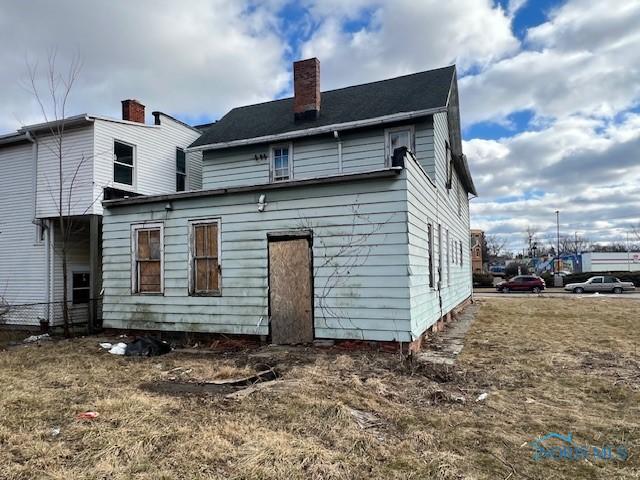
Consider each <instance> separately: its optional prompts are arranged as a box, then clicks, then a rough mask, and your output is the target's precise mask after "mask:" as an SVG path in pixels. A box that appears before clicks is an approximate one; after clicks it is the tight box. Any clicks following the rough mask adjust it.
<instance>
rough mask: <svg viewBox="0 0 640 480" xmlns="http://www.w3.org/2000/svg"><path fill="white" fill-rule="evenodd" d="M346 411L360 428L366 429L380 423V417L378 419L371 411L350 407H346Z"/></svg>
mask: <svg viewBox="0 0 640 480" xmlns="http://www.w3.org/2000/svg"><path fill="white" fill-rule="evenodd" d="M347 411H348V412H349V413H350V414H351V416H352V417H353V419H354V420H355V421H356V423H357V424H358V426H359V427H360V428H361V429H362V430H367V429H369V428H375V427H379V426H380V425H382V422H381V421H380V419H378V417H376V416H375V415H374V414H373V413H369V412H363V411H362V410H357V409H355V408H351V407H347Z"/></svg>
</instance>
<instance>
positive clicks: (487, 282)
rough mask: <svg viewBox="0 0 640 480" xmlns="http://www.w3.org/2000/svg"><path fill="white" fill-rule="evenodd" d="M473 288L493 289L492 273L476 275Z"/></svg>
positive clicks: (474, 275)
mask: <svg viewBox="0 0 640 480" xmlns="http://www.w3.org/2000/svg"><path fill="white" fill-rule="evenodd" d="M473 286H474V287H493V275H491V274H490V273H474V274H473Z"/></svg>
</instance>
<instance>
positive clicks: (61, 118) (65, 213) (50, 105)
mask: <svg viewBox="0 0 640 480" xmlns="http://www.w3.org/2000/svg"><path fill="white" fill-rule="evenodd" d="M56 56H57V55H56V52H55V51H53V52H51V53H50V54H49V57H48V62H47V68H46V71H45V72H44V76H43V81H44V83H45V85H46V87H44V88H40V87H39V83H40V77H39V69H38V64H37V63H34V64H31V63H29V62H28V61H27V73H28V84H27V89H28V90H29V91H30V93H31V94H32V95H33V97H34V99H35V100H36V103H37V104H38V107H39V109H40V113H41V115H42V117H43V120H44V122H45V123H46V124H47V125H48V132H47V133H48V135H50V138H51V140H52V146H51V145H50V144H49V143H48V142H47V144H46V145H47V148H49V149H50V151H51V153H52V154H53V155H54V156H55V159H56V161H57V162H56V163H57V172H56V174H57V185H55V187H54V188H50V193H51V197H52V200H53V203H54V205H55V207H56V212H57V221H58V228H59V230H60V243H59V246H60V253H61V260H62V275H63V278H64V281H63V282H62V285H63V288H62V317H63V322H64V335H65V336H66V337H68V336H70V318H69V305H68V301H69V292H68V286H67V280H66V279H67V276H68V258H67V257H68V248H69V239H70V238H71V236H72V234H73V232H74V226H73V221H72V218H71V210H72V193H73V187H74V184H75V182H76V180H77V177H78V172H79V171H80V168H81V166H82V164H83V163H84V162H85V161H86V158H85V157H84V156H83V157H82V158H81V159H80V160H79V161H77V163H76V164H75V165H74V164H73V162H74V160H75V159H73V158H69V159H68V158H66V152H65V136H66V130H65V127H66V115H67V105H68V102H69V98H70V95H71V92H72V90H73V88H74V85H75V84H76V82H77V80H78V76H79V74H80V69H81V61H80V58H79V57H78V56H74V57H73V58H72V60H71V61H70V63H69V65H68V68H67V69H66V71H65V72H64V73H61V72H60V71H59V70H58V67H57V65H56ZM54 190H55V192H54Z"/></svg>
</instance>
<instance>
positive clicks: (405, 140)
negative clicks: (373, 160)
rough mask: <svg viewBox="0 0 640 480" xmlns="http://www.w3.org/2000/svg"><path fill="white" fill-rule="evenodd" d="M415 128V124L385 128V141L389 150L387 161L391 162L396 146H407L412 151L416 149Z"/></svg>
mask: <svg viewBox="0 0 640 480" xmlns="http://www.w3.org/2000/svg"><path fill="white" fill-rule="evenodd" d="M413 138H414V128H413V125H409V126H405V127H396V128H388V129H386V130H385V141H386V142H385V143H386V150H387V163H389V164H390V162H391V159H392V158H393V152H394V151H395V150H396V148H400V147H407V148H408V149H409V150H411V151H412V152H413V151H414V150H415V149H414V146H413V145H414V140H413Z"/></svg>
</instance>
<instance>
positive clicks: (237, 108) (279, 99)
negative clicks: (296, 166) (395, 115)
mask: <svg viewBox="0 0 640 480" xmlns="http://www.w3.org/2000/svg"><path fill="white" fill-rule="evenodd" d="M448 68H453V69H455V68H456V64H455V63H452V64H451V65H447V66H445V67H438V68H432V69H431V70H423V71H421V72H413V73H407V74H405V75H398V76H397V77H390V78H383V79H381V80H374V81H373V82H365V83H357V84H355V85H348V86H346V87H340V88H334V89H331V90H324V91H322V90H321V91H320V94H321V95H322V94H324V93H332V92H338V91H341V90H348V89H350V88H358V87H364V86H366V85H374V84H376V83H384V82H390V81H392V80H398V79H400V78H408V77H414V76H416V75H423V74H425V73H431V72H436V71H438V70H445V69H448ZM285 100H293V97H284V98H274V99H273V100H267V101H266V102H259V103H251V104H249V105H241V106H239V107H234V108H232V109H231V110H229V112H232V111H233V110H240V109H243V108H249V107H257V106H258V105H267V104H269V103H275V102H283V101H285ZM229 112H227V113H229ZM225 115H226V114H225ZM223 117H224V115H223Z"/></svg>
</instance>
